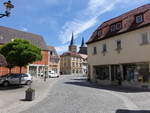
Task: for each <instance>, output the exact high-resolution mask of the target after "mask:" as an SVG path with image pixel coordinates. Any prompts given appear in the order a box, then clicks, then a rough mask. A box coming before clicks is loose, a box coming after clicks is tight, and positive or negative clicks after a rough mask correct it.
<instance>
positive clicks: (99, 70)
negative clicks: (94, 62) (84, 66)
mask: <svg viewBox="0 0 150 113" xmlns="http://www.w3.org/2000/svg"><path fill="white" fill-rule="evenodd" d="M94 69H95V73H96V78H97V79H100V80H109V67H108V66H96V67H94Z"/></svg>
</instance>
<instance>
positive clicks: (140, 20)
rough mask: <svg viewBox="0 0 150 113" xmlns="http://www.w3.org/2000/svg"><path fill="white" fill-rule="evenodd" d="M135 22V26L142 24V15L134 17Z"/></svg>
mask: <svg viewBox="0 0 150 113" xmlns="http://www.w3.org/2000/svg"><path fill="white" fill-rule="evenodd" d="M135 21H136V23H137V24H139V23H141V22H143V15H142V14H140V15H136V16H135Z"/></svg>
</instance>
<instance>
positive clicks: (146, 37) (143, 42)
mask: <svg viewBox="0 0 150 113" xmlns="http://www.w3.org/2000/svg"><path fill="white" fill-rule="evenodd" d="M141 38H142V43H141V44H142V45H143V44H148V43H149V42H148V33H142V37H141Z"/></svg>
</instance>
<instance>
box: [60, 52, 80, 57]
mask: <svg viewBox="0 0 150 113" xmlns="http://www.w3.org/2000/svg"><path fill="white" fill-rule="evenodd" d="M61 56H75V57H81V56H80V55H79V54H78V53H76V52H65V53H63V54H62V55H61Z"/></svg>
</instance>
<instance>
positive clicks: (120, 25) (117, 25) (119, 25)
mask: <svg viewBox="0 0 150 113" xmlns="http://www.w3.org/2000/svg"><path fill="white" fill-rule="evenodd" d="M121 28H122V24H121V22H118V23H116V30H120V29H121Z"/></svg>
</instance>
